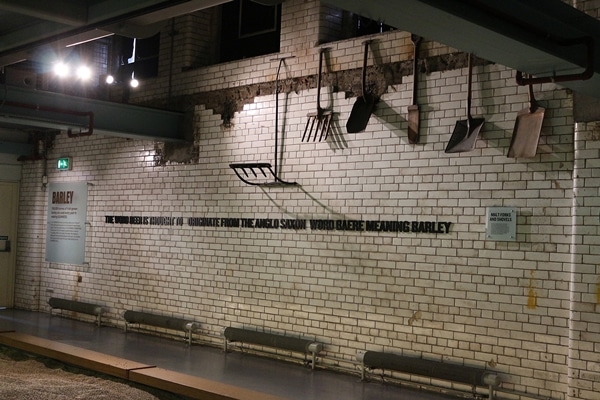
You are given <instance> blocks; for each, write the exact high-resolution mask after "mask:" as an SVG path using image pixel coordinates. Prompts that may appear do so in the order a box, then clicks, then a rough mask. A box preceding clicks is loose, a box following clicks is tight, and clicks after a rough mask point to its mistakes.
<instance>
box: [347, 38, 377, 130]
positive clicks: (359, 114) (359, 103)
mask: <svg viewBox="0 0 600 400" xmlns="http://www.w3.org/2000/svg"><path fill="white" fill-rule="evenodd" d="M363 43H364V45H365V56H364V61H363V68H362V96H360V97H357V98H356V101H355V102H354V106H352V111H351V112H350V117H349V118H348V122H346V130H347V131H348V133H358V132H362V131H364V130H365V128H366V127H367V124H368V123H369V118H371V113H372V112H373V109H374V108H375V103H376V102H377V101H378V100H379V99H378V98H376V97H375V96H373V95H372V94H371V93H367V90H366V87H365V81H366V78H367V57H368V55H369V44H370V43H371V41H370V40H367V41H365V42H363Z"/></svg>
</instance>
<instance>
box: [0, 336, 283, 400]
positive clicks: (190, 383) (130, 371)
mask: <svg viewBox="0 0 600 400" xmlns="http://www.w3.org/2000/svg"><path fill="white" fill-rule="evenodd" d="M0 344H2V345H5V346H9V347H13V348H16V349H19V350H23V351H26V352H29V353H33V354H37V355H40V356H43V357H48V358H52V359H54V360H58V361H61V362H64V363H66V364H70V365H74V366H77V367H80V368H84V369H87V370H91V371H96V372H100V373H104V374H107V375H111V376H115V377H117V378H121V379H125V380H128V381H131V382H135V383H139V384H142V385H146V386H149V387H153V388H156V389H161V390H164V391H167V392H170V393H175V394H179V395H182V396H187V397H189V398H192V399H198V400H284V398H282V397H277V396H273V395H269V394H266V393H262V392H257V391H254V390H250V389H245V388H241V387H237V386H233V385H228V384H225V383H221V382H216V381H211V380H208V379H204V378H200V377H196V376H191V375H186V374H183V373H179V372H175V371H170V370H166V369H162V368H157V367H156V366H155V365H148V364H143V363H138V362H135V361H130V360H127V359H124V358H120V357H115V356H111V355H107V354H102V353H99V352H96V351H93V350H87V349H84V348H81V347H76V346H71V345H69V344H65V343H60V342H56V341H53V340H48V339H44V338H40V337H37V336H32V335H28V334H25V333H19V332H15V331H7V332H1V331H0Z"/></svg>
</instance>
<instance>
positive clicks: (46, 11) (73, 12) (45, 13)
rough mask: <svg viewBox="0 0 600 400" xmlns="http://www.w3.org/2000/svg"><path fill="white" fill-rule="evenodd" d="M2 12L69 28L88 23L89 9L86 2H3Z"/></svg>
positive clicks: (15, 0) (63, 0) (55, 0)
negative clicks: (55, 23)
mask: <svg viewBox="0 0 600 400" xmlns="http://www.w3.org/2000/svg"><path fill="white" fill-rule="evenodd" d="M0 10H2V11H10V12H13V13H17V14H22V15H27V16H29V17H34V18H38V19H40V20H44V21H51V22H57V23H59V24H63V25H68V26H82V25H84V24H86V23H87V22H88V8H87V6H86V4H85V2H82V1H77V0H71V1H69V0H52V1H48V2H41V1H39V0H2V2H0Z"/></svg>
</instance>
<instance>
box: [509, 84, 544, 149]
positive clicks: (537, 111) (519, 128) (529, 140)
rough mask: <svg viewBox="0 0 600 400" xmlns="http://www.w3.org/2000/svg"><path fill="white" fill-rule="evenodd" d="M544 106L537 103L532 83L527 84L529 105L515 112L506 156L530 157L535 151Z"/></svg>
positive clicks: (542, 119)
mask: <svg viewBox="0 0 600 400" xmlns="http://www.w3.org/2000/svg"><path fill="white" fill-rule="evenodd" d="M544 112H545V110H544V108H542V107H540V106H539V105H538V102H537V100H536V99H535V96H534V95H533V85H532V84H531V83H530V84H529V107H527V108H524V109H522V110H521V111H519V113H518V114H517V119H516V121H515V127H514V129H513V135H512V140H511V142H510V147H509V148H508V154H507V157H512V158H532V157H535V155H536V153H537V147H538V142H539V140H540V131H541V130H542V122H543V121H544Z"/></svg>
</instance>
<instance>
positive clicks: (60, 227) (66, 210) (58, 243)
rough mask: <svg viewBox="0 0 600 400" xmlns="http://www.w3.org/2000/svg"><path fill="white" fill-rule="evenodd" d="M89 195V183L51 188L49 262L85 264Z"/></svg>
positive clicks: (48, 223) (49, 188)
mask: <svg viewBox="0 0 600 400" xmlns="http://www.w3.org/2000/svg"><path fill="white" fill-rule="evenodd" d="M87 196H88V186H87V182H64V183H50V184H49V185H48V217H47V227H46V261H48V262H53V263H62V264H78V265H81V264H84V262H85V222H86V219H87Z"/></svg>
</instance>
